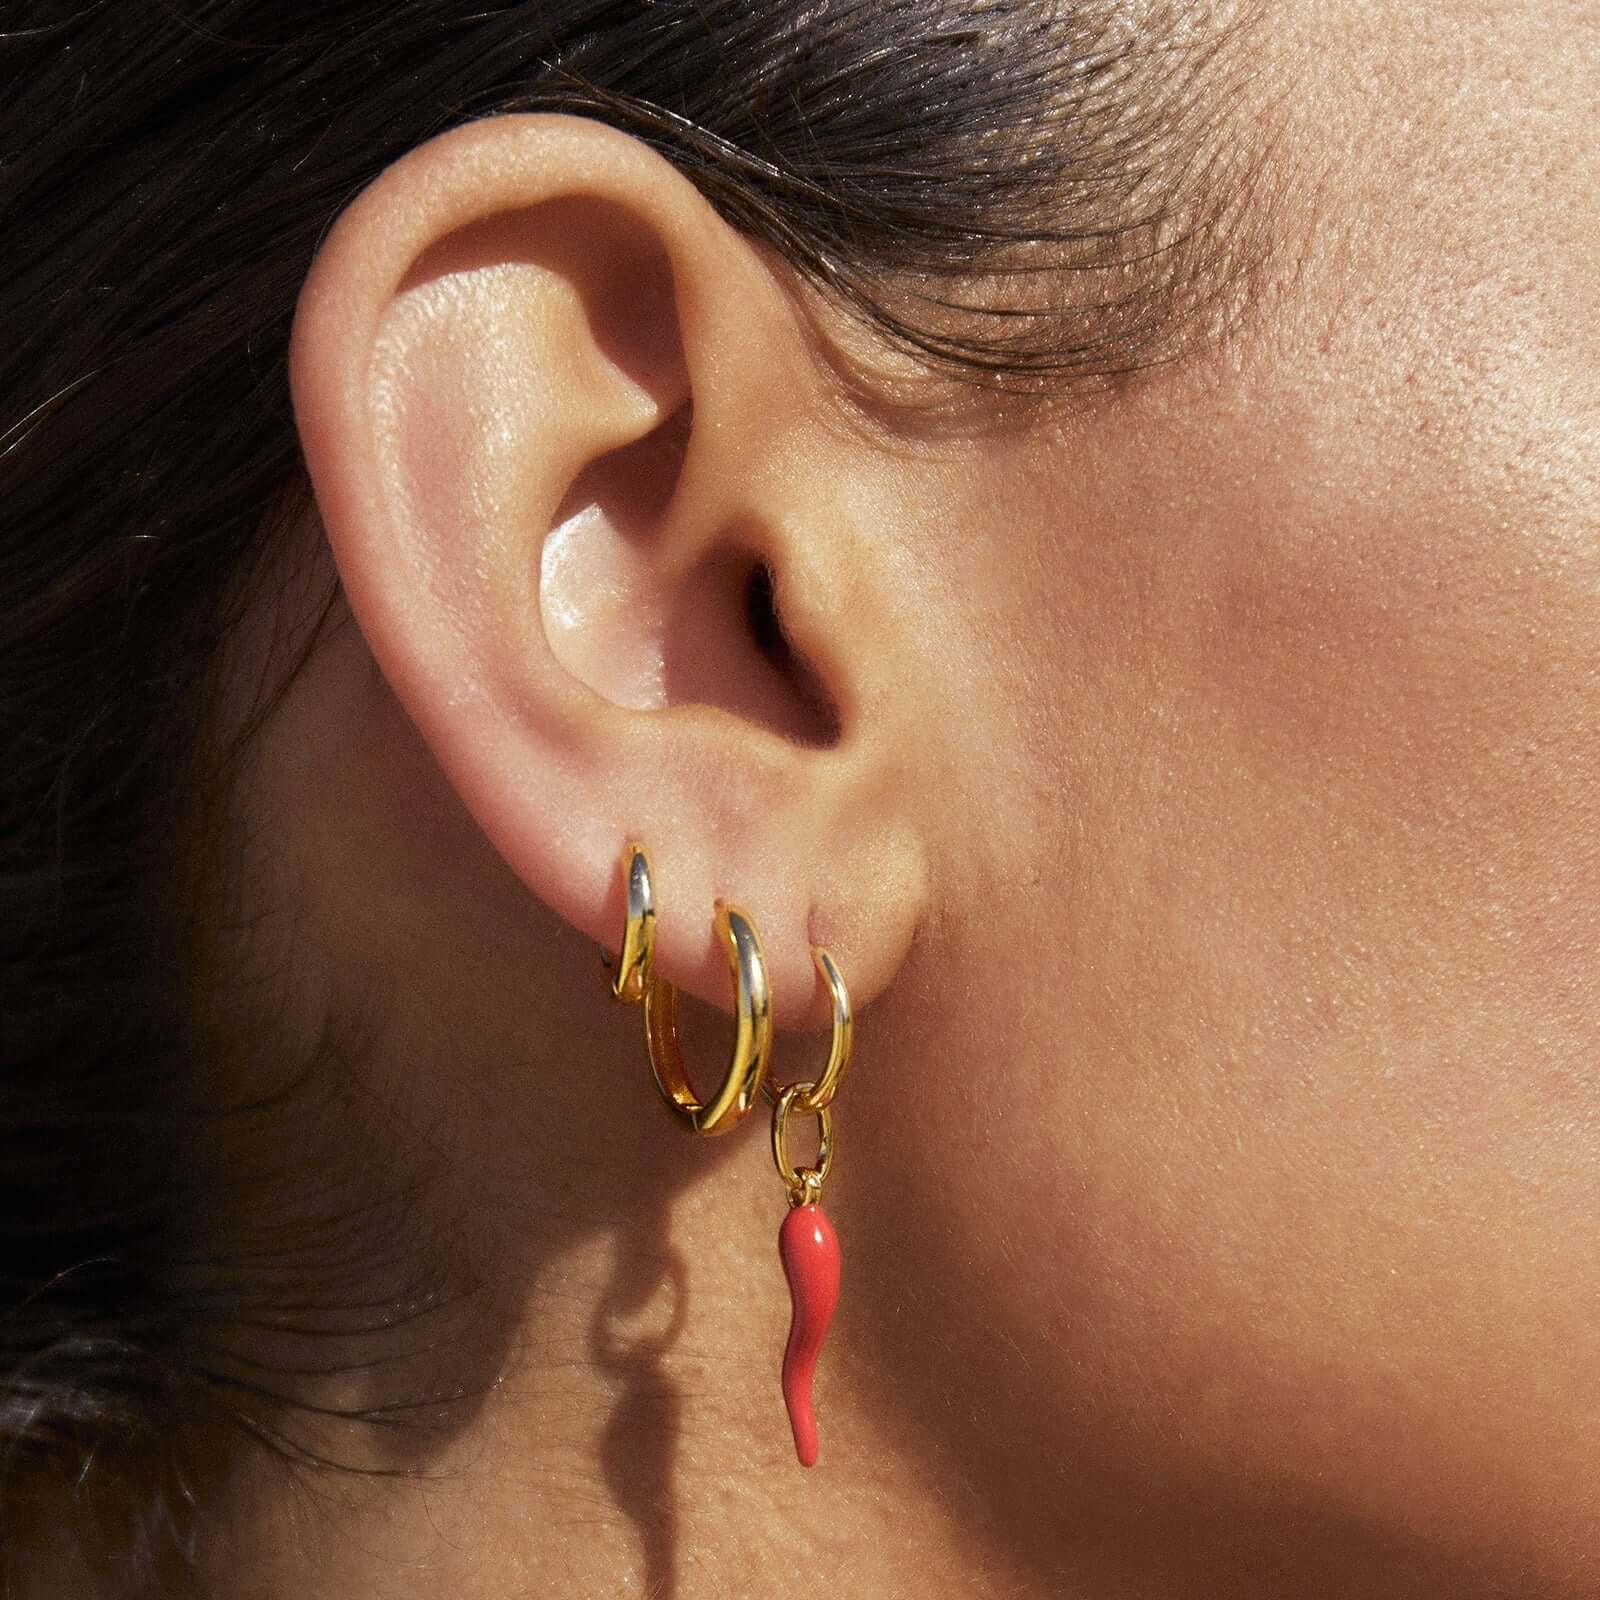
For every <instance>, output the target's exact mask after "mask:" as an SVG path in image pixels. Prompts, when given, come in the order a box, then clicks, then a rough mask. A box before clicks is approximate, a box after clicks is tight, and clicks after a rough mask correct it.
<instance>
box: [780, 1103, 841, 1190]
mask: <svg viewBox="0 0 1600 1600" xmlns="http://www.w3.org/2000/svg"><path fill="white" fill-rule="evenodd" d="M815 1088H816V1085H815V1084H813V1083H791V1084H790V1085H789V1086H788V1088H786V1089H785V1090H784V1091H783V1093H782V1094H780V1095H779V1096H778V1103H777V1105H775V1106H774V1107H773V1108H772V1162H773V1165H774V1166H776V1167H777V1169H778V1176H779V1177H780V1178H782V1179H783V1183H784V1187H785V1188H786V1189H787V1190H788V1191H789V1195H790V1198H791V1199H792V1200H793V1199H795V1197H796V1196H797V1195H804V1196H806V1197H807V1198H808V1199H809V1200H810V1201H811V1202H812V1203H815V1201H816V1200H817V1199H818V1198H820V1197H821V1194H822V1185H823V1184H824V1183H825V1182H826V1181H827V1177H828V1173H829V1171H830V1170H831V1169H832V1167H833V1111H832V1109H831V1108H830V1107H828V1106H820V1107H819V1108H818V1109H817V1110H815V1111H811V1110H809V1109H808V1108H807V1107H805V1106H803V1105H802V1104H801V1095H802V1094H804V1093H805V1092H806V1091H807V1090H813V1089H815ZM796 1106H800V1108H801V1109H802V1110H803V1111H805V1112H806V1114H807V1115H808V1116H814V1117H815V1118H816V1119H817V1135H818V1136H817V1159H816V1163H815V1164H814V1165H812V1166H809V1167H797V1166H795V1165H794V1164H793V1163H792V1162H791V1161H790V1160H789V1114H790V1112H792V1111H793V1110H794V1109H795V1107H796ZM797 1203H804V1202H797Z"/></svg>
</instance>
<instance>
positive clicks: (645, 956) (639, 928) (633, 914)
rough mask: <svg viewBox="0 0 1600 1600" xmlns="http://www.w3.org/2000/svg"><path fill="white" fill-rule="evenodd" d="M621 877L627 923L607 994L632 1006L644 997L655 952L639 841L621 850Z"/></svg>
mask: <svg viewBox="0 0 1600 1600" xmlns="http://www.w3.org/2000/svg"><path fill="white" fill-rule="evenodd" d="M622 876H623V880H624V882H625V883H626V885H627V891H628V924H627V927H626V928H625V929H624V930H623V934H622V953H621V955H620V956H618V958H617V975H616V977H614V978H613V979H612V980H611V995H612V998H613V999H615V1000H620V1001H622V1002H623V1004H624V1005H630V1006H632V1005H638V1003H639V1002H640V1001H641V1000H643V999H644V996H645V990H646V989H647V988H649V986H650V971H651V967H652V965H653V964H654V961H655V954H656V895H655V888H654V886H653V885H652V884H651V882H650V852H649V851H648V850H646V849H645V847H644V846H643V845H642V844H630V845H629V846H628V848H627V850H626V851H625V852H624V853H623V857H622Z"/></svg>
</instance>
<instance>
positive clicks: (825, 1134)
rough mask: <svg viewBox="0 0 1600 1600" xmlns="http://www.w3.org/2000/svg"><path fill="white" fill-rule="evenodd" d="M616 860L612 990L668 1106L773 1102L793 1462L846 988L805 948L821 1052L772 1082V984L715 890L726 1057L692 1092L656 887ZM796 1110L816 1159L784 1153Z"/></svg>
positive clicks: (821, 1274) (829, 1256)
mask: <svg viewBox="0 0 1600 1600" xmlns="http://www.w3.org/2000/svg"><path fill="white" fill-rule="evenodd" d="M622 870H623V878H624V882H625V884H626V889H627V905H628V912H627V925H626V927H625V929H624V931H623V938H622V950H621V953H620V955H619V958H618V961H617V969H616V972H615V975H614V976H613V978H612V984H611V992H612V994H613V995H614V996H615V998H616V999H618V1000H620V1001H622V1002H624V1003H625V1004H629V1005H641V1004H642V1005H643V1006H644V1018H645V1048H646V1050H647V1051H648V1053H649V1056H650V1070H651V1072H652V1073H653V1074H654V1077H655V1081H656V1087H657V1088H658V1089H659V1090H660V1091H661V1096H662V1099H663V1100H665V1102H666V1104H667V1107H668V1109H669V1110H670V1111H671V1112H672V1113H673V1115H674V1116H675V1117H676V1118H677V1119H678V1121H679V1122H680V1123H681V1124H682V1125H683V1126H685V1127H686V1128H688V1129H690V1130H691V1131H692V1132H694V1133H700V1134H723V1133H728V1132H730V1131H731V1130H732V1129H734V1128H736V1127H737V1126H738V1125H739V1123H741V1122H742V1121H743V1120H744V1118H745V1117H746V1116H748V1115H749V1113H750V1111H751V1109H752V1108H753V1107H754V1105H755V1103H756V1101H757V1099H758V1098H759V1097H760V1096H761V1095H762V1094H763V1093H764V1094H765V1096H766V1098H767V1100H768V1101H769V1102H770V1104H771V1106H772V1159H773V1163H774V1165H776V1167H777V1169H778V1176H779V1177H780V1178H781V1179H782V1180H783V1185H784V1188H785V1190H786V1191H787V1194H788V1197H789V1214H788V1215H787V1216H786V1217H785V1218H784V1220H783V1225H782V1226H781V1227H780V1228H779V1230H778V1255H779V1259H780V1260H781V1261H782V1263H783V1271H784V1276H785V1277H786V1278H787V1279H788V1283H789V1293H790V1297H791V1301H792V1306H793V1310H792V1315H791V1318H790V1323H789V1340H788V1344H787V1345H786V1346H785V1349H784V1353H783V1399H784V1405H785V1407H786V1408H787V1410H788V1413H789V1423H790V1426H791V1428H792V1429H793V1431H794V1444H795V1453H796V1454H797V1455H798V1456H799V1458H800V1463H801V1465H802V1466H807V1467H809V1466H812V1465H814V1464H815V1462H816V1459H817V1423H816V1413H815V1408H814V1406H813V1402H812V1382H813V1375H814V1374H815V1371H816V1365H817V1356H818V1353H819V1352H820V1350H821V1348H822V1340H823V1336H824V1334H826V1332H827V1330H828V1324H829V1322H830V1321H831V1320H832V1318H833V1311H834V1307H835V1306H836V1305H837V1304H838V1300H839V1241H838V1237H837V1236H836V1235H835V1233H834V1231H833V1225H832V1224H831V1223H830V1222H829V1221H828V1218H827V1217H826V1215H825V1214H824V1213H823V1210H822V1186H823V1184H824V1183H826V1181H827V1178H828V1173H829V1171H830V1170H831V1169H832V1166H833V1109H832V1108H833V1100H834V1096H835V1095H836V1094H837V1093H838V1091H839V1085H840V1083H841V1082H842V1081H843V1078H844V1075H845V1071H846V1069H847V1068H848V1067H849V1065H850V1052H851V1047H852V1044H853V1041H854V1033H855V1026H854V1021H853V1018H852V1015H851V1011H850V994H849V991H848V990H847V989H846V987H845V982H844V978H843V977H842V976H841V975H840V972H839V969H838V967H837V966H836V965H835V963H834V960H833V957H832V956H830V955H829V954H828V952H827V951H826V950H823V949H820V948H813V950H812V958H813V960H814V961H815V962H816V966H817V971H818V973H819V974H820V976H821V978H822V980H823V982H824V983H825V984H826V985H827V988H828V992H829V994H830V996H831V997H832V1002H833V1041H832V1044H831V1046H830V1049H829V1052H828V1063H827V1066H826V1067H824V1069H823V1071H822V1074H821V1076H820V1077H818V1078H817V1079H816V1080H815V1081H814V1082H812V1081H807V1082H797V1083H790V1084H785V1085H781V1086H780V1085H777V1084H775V1083H774V1082H773V1080H772V1078H771V1077H770V1075H769V1073H768V1067H769V1065H770V1063H771V1057H772V994H771V989H770V987H769V985H768V982H767V963H766V958H765V957H764V956H763V955H762V952H761V940H760V937H759V936H758V935H757V933H756V930H755V925H754V923H752V922H751V920H750V918H749V917H748V916H747V915H746V914H745V913H744V912H743V911H741V910H740V909H739V908H738V907H737V906H731V905H724V904H722V903H721V902H720V901H719V902H718V903H717V906H716V908H715V911H714V914H713V926H714V927H715V930H716V935H717V942H718V944H719V945H721V947H722V949H723V951H724V952H725V953H726V955H727V959H728V967H729V970H730V973H731V975H732V978H733V990H734V1026H735V1033H734V1043H733V1059H732V1061H731V1062H730V1064H729V1066H728V1069H727V1071H726V1073H725V1074H724V1076H723V1079H722V1082H721V1084H720V1085H719V1087H718V1088H717V1090H716V1092H715V1093H714V1094H713V1095H712V1096H711V1097H710V1099H708V1100H701V1099H700V1098H699V1097H698V1096H697V1095H696V1094H695V1092H694V1090H693V1088H692V1087H691V1086H690V1083H689V1076H688V1072H687V1070H686V1068H685V1065H684V1058H683V1047H682V1044H681V1042H680V1040H679V1037H678V991H677V989H676V988H674V987H673V985H671V984H670V983H667V982H665V981H664V980H663V979H660V978H658V977H656V976H655V972H654V962H655V935H656V905H655V888H654V884H653V882H652V879H651V875H650V857H649V854H648V853H647V852H646V850H645V848H644V846H643V845H639V844H630V845H629V846H628V848H627V850H626V851H625V852H624V854H623V864H622ZM797 1112H798V1113H799V1114H801V1115H803V1116H809V1117H814V1118H816V1121H817V1134H818V1141H817V1158H816V1161H815V1162H814V1163H813V1164H812V1165H809V1166H798V1165H796V1164H795V1163H794V1162H793V1161H792V1160H791V1159H790V1155H789V1123H790V1120H791V1118H793V1117H794V1115H795V1114H796V1113H797Z"/></svg>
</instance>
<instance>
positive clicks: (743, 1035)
mask: <svg viewBox="0 0 1600 1600" xmlns="http://www.w3.org/2000/svg"><path fill="white" fill-rule="evenodd" d="M715 926H716V930H717V938H718V939H719V941H720V942H721V944H722V946H723V948H724V950H725V951H726V952H727V956H728V966H729V969H730V970H731V971H732V973H733V988H734V1026H735V1030H736V1031H735V1033H734V1041H733V1060H732V1062H731V1063H730V1064H729V1067H728V1071H727V1074H726V1076H725V1077H724V1078H723V1080H722V1086H721V1087H720V1088H719V1089H718V1090H717V1092H716V1094H714V1095H713V1096H712V1097H711V1099H709V1100H706V1101H701V1100H700V1099H699V1098H698V1097H697V1096H696V1095H695V1092H694V1090H693V1088H691V1087H690V1084H689V1074H688V1072H687V1070H686V1069H685V1067H684V1062H683V1047H682V1045H681V1044H680V1043H679V1040H678V991H677V990H676V989H675V988H674V987H673V986H672V985H671V984H670V983H664V982H662V980H661V979H659V978H652V979H651V980H650V982H649V983H648V984H647V985H646V987H645V1001H644V1027H645V1043H646V1045H647V1046H648V1047H649V1051H650V1068H651V1071H653V1072H654V1073H655V1077H656V1085H657V1087H658V1088H659V1089H660V1090H661V1093H662V1095H663V1096H664V1098H665V1099H666V1102H667V1104H668V1105H669V1106H670V1107H671V1108H672V1110H673V1111H674V1112H676V1113H677V1114H678V1115H679V1116H680V1117H682V1118H683V1120H684V1121H685V1122H687V1123H688V1124H689V1126H690V1127H691V1128H693V1129H694V1131H695V1132H696V1133H727V1132H728V1131H729V1129H731V1128H734V1127H737V1126H738V1124H739V1123H740V1122H741V1121H742V1120H743V1119H744V1117H745V1114H746V1113H747V1112H748V1111H749V1110H750V1108H751V1106H753V1105H754V1104H755V1102H756V1096H757V1095H759V1094H760V1093H761V1084H762V1081H763V1079H764V1078H765V1077H766V1073H767V1062H768V1061H769V1060H770V1059H771V1056H772V994H771V991H770V990H769V989H768V987H767V962H766V958H765V956H763V955H762V953H761V940H760V939H759V938H758V937H757V935H756V930H755V927H754V926H753V924H752V923H751V921H750V919H749V917H747V916H746V915H745V914H744V912H742V911H741V910H739V908H738V907H737V906H725V905H723V904H721V903H720V902H719V903H718V905H717V914H716V921H715Z"/></svg>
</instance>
